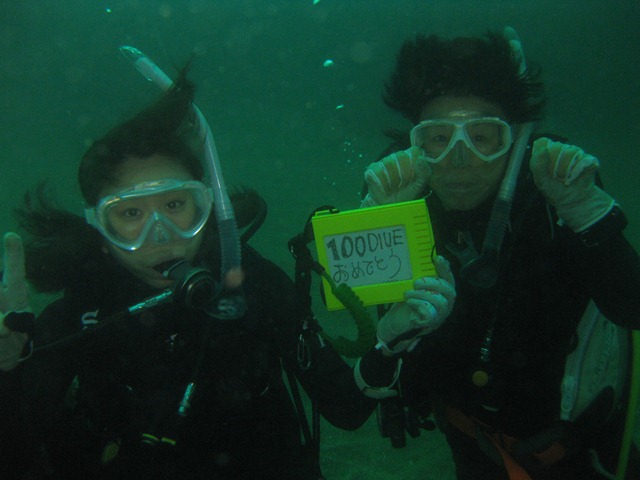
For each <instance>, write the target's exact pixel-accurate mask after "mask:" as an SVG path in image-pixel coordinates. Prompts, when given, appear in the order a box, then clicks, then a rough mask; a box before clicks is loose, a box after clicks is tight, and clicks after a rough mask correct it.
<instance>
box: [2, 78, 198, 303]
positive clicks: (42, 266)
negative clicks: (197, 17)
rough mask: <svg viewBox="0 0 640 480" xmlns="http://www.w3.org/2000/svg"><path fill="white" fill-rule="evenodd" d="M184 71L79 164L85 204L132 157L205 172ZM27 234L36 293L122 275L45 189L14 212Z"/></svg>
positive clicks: (94, 236) (91, 234) (99, 283)
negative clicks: (164, 158) (163, 159)
mask: <svg viewBox="0 0 640 480" xmlns="http://www.w3.org/2000/svg"><path fill="white" fill-rule="evenodd" d="M186 70H187V69H186V68H185V69H183V70H182V71H181V72H180V74H179V76H178V78H177V80H176V81H175V84H174V86H173V87H172V88H171V89H170V90H169V91H168V92H167V93H165V94H164V95H163V96H162V97H161V98H160V99H159V100H158V101H157V102H156V103H154V104H152V105H151V106H149V107H148V108H146V109H144V110H142V111H141V112H140V113H138V114H137V115H135V116H134V117H133V118H131V119H130V120H127V121H125V122H123V123H121V124H119V125H117V126H115V127H114V128H113V129H111V130H110V131H109V132H108V133H107V134H106V135H105V136H104V137H102V138H101V139H99V140H96V141H95V142H94V143H93V145H92V146H91V147H90V148H89V150H88V151H87V152H86V153H85V154H84V156H83V157H82V160H81V163H80V169H79V182H80V188H81V191H82V194H83V196H84V199H85V201H86V202H87V203H88V204H89V205H95V204H96V203H97V202H98V201H99V198H98V197H99V194H100V191H101V190H102V189H103V188H104V186H105V185H108V184H109V183H112V182H114V181H115V180H117V175H118V173H119V172H118V170H119V167H120V165H122V163H123V162H124V161H125V160H126V159H129V158H138V157H140V158H142V157H148V156H150V155H153V154H162V155H168V156H171V157H173V158H175V159H176V161H178V162H179V163H181V164H182V165H183V166H184V167H185V168H186V169H187V170H188V171H189V172H190V173H191V174H192V175H193V177H194V178H196V179H202V177H203V170H204V169H203V167H202V165H201V163H200V162H199V160H198V158H197V156H196V154H195V153H194V150H193V149H192V148H191V147H193V144H192V142H191V140H192V139H193V137H194V135H193V128H190V127H192V126H190V125H189V120H190V118H191V114H192V111H193V110H192V101H193V97H194V92H195V87H194V85H193V83H191V82H190V81H189V80H187V78H186ZM14 213H15V215H16V218H17V220H18V224H19V225H20V227H21V229H22V230H23V231H25V232H26V234H27V237H26V244H25V250H26V257H27V258H26V260H27V262H26V264H27V265H26V266H27V277H28V279H29V281H30V282H31V283H32V285H33V286H34V287H35V288H36V290H39V291H42V292H57V291H60V290H63V289H67V288H71V289H73V288H75V287H77V288H80V287H82V288H86V286H87V284H91V285H95V288H96V289H104V285H105V284H108V283H109V280H111V282H112V281H113V278H114V275H123V274H124V273H123V272H122V268H121V267H120V266H119V265H117V264H116V263H115V262H114V261H113V260H112V259H111V257H110V256H107V255H104V254H102V253H101V251H100V247H101V245H102V242H103V240H102V236H101V235H100V233H99V232H98V231H97V230H96V229H94V228H93V227H91V226H89V225H87V223H86V222H85V219H84V218H83V217H81V216H78V215H75V214H73V213H71V212H68V211H66V210H64V209H62V208H60V207H59V205H58V204H57V203H56V202H55V201H54V200H53V198H52V196H51V195H50V194H49V193H48V192H47V189H46V188H45V185H44V184H42V185H40V187H39V188H38V190H37V191H36V193H35V195H33V194H29V193H27V195H26V196H25V204H24V206H23V207H22V208H19V209H16V210H15V212H14Z"/></svg>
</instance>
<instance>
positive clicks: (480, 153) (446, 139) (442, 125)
mask: <svg viewBox="0 0 640 480" xmlns="http://www.w3.org/2000/svg"><path fill="white" fill-rule="evenodd" d="M459 141H462V142H463V143H464V144H465V145H466V146H467V147H468V148H469V150H471V151H472V152H473V153H474V154H475V155H476V156H477V157H478V158H480V159H481V160H484V161H485V162H491V161H493V160H495V159H496V158H498V157H500V156H501V155H504V154H505V153H507V151H509V148H511V144H512V143H513V140H512V135H511V127H510V126H509V124H508V123H507V122H505V121H504V120H501V119H499V118H494V117H485V118H474V119H470V120H425V121H424V122H420V123H419V124H418V125H416V126H415V127H413V129H412V130H411V145H412V146H414V147H419V148H421V149H422V150H423V151H424V154H425V157H426V159H427V161H429V162H431V163H438V162H440V161H442V160H443V159H444V158H445V157H446V156H447V155H448V154H449V152H451V150H453V148H454V147H455V146H456V144H457V143H458V142H459Z"/></svg>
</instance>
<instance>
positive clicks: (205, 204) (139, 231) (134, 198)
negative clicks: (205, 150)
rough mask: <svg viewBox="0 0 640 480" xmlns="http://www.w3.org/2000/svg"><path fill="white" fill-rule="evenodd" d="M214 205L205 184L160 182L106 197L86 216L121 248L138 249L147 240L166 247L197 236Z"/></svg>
mask: <svg viewBox="0 0 640 480" xmlns="http://www.w3.org/2000/svg"><path fill="white" fill-rule="evenodd" d="M212 203H213V196H212V192H211V189H210V188H207V187H206V186H205V185H204V184H202V183H201V182H198V181H195V180H190V181H180V180H157V181H151V182H144V183H140V184H137V185H134V186H133V187H131V188H130V189H128V190H126V191H124V192H120V193H118V194H115V195H110V196H108V197H105V198H103V199H102V200H100V202H98V205H96V206H95V207H94V208H88V209H86V210H85V217H86V219H87V223H89V224H90V225H92V226H94V227H96V228H97V229H98V230H99V231H100V233H102V235H104V237H105V238H106V239H107V240H109V241H110V242H111V243H113V244H114V245H116V246H117V247H120V248H122V249H125V250H137V249H138V248H140V247H141V246H142V245H143V244H144V243H145V242H147V241H149V242H151V243H153V244H155V245H164V244H167V243H169V242H170V241H172V240H175V239H189V238H192V237H194V236H195V235H196V234H197V233H198V232H199V231H200V230H202V227H204V225H205V223H206V222H207V220H208V218H209V215H210V213H211V207H212Z"/></svg>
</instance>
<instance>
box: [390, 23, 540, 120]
mask: <svg viewBox="0 0 640 480" xmlns="http://www.w3.org/2000/svg"><path fill="white" fill-rule="evenodd" d="M518 69H519V63H518V59H517V58H516V57H515V55H514V54H513V52H512V51H511V48H510V45H509V42H508V41H507V40H506V39H505V38H504V37H503V36H502V35H499V34H496V33H492V32H489V33H487V34H485V35H484V36H482V37H459V38H454V39H452V40H442V39H441V38H440V37H438V36H437V35H431V36H429V37H426V36H424V35H416V37H415V38H412V39H408V40H406V41H405V42H404V44H403V45H402V47H401V48H400V51H399V52H398V55H397V59H396V67H395V70H394V72H393V73H392V74H391V76H390V78H389V80H388V81H387V82H386V83H385V90H384V93H383V100H384V102H385V103H386V104H387V105H388V106H389V107H391V108H392V109H394V110H397V111H398V112H400V113H402V115H403V116H405V117H406V118H407V119H409V120H410V121H411V122H412V123H414V124H417V123H418V122H419V120H420V112H421V111H422V109H423V108H424V106H425V105H426V104H427V103H429V102H430V101H431V100H433V99H435V98H437V97H440V96H443V95H452V96H467V95H473V96H476V97H479V98H482V99H483V100H486V101H488V102H490V103H493V104H496V105H499V106H500V107H501V108H502V109H503V110H504V112H505V113H506V116H507V118H506V120H507V121H508V122H511V123H524V122H529V121H533V120H538V119H539V118H540V117H541V116H542V109H543V106H544V103H545V98H544V86H543V84H542V82H541V81H539V74H540V72H539V70H537V71H533V70H531V69H527V70H526V71H525V72H524V74H522V75H520V74H519V73H518Z"/></svg>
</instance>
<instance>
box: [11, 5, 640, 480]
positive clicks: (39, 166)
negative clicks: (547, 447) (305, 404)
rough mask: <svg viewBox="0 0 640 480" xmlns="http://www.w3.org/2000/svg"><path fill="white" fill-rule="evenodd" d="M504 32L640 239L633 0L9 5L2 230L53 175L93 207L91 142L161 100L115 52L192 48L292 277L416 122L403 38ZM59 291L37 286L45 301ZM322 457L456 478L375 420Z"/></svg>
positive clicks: (638, 32) (208, 106)
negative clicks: (371, 167)
mask: <svg viewBox="0 0 640 480" xmlns="http://www.w3.org/2000/svg"><path fill="white" fill-rule="evenodd" d="M507 25H508V26H511V27H513V28H515V30H516V31H517V32H518V34H519V36H520V38H521V40H522V44H523V48H524V53H525V56H526V58H527V61H528V62H529V63H530V64H533V65H539V66H541V68H542V78H543V80H544V82H545V83H546V86H547V94H548V97H549V103H548V107H547V110H546V118H545V120H544V121H543V122H541V124H540V125H539V126H538V130H539V131H542V130H544V131H548V132H554V133H556V134H559V135H563V136H566V137H568V138H569V141H570V143H573V144H576V145H579V146H580V147H582V148H583V149H585V150H586V151H587V152H589V153H591V154H593V155H595V156H596V157H598V158H599V159H600V161H601V163H602V167H601V176H602V179H603V181H604V184H605V187H606V188H607V190H608V191H609V192H611V193H612V194H613V196H614V197H615V198H616V199H617V200H618V202H619V203H620V205H621V206H622V207H623V209H624V210H625V212H626V214H627V216H628V218H629V221H630V225H629V227H628V228H627V231H626V234H627V238H629V240H630V241H631V242H632V243H633V244H634V245H635V247H636V248H640V189H639V188H638V186H639V185H640V182H639V179H640V158H639V157H640V155H639V152H640V89H639V88H638V86H639V85H640V82H639V79H640V2H639V1H638V0H616V1H611V2H608V1H604V0H582V1H579V0H554V1H550V0H315V1H314V0H165V1H152V0H114V1H103V0H2V1H1V2H0V112H1V114H0V167H1V169H0V192H1V195H2V200H3V201H2V206H3V208H2V209H0V228H1V230H2V231H3V232H5V231H9V230H12V229H14V228H15V222H14V220H13V217H12V214H11V210H12V208H14V207H17V206H19V205H20V203H21V201H22V198H23V195H24V193H25V191H26V190H28V189H31V188H33V187H34V186H35V185H37V184H38V182H40V181H42V180H47V182H48V183H49V185H50V186H51V187H52V189H53V191H54V193H55V195H56V198H58V199H59V201H60V203H61V204H62V205H63V206H65V207H67V208H69V209H71V210H73V211H74V212H76V213H79V214H80V213H81V211H82V203H81V197H80V194H79V189H78V187H77V184H76V172H77V167H78V163H79V159H80V157H81V155H82V153H83V152H84V151H85V149H86V148H87V147H88V146H89V145H90V143H91V141H92V139H94V138H97V137H100V136H102V135H103V134H104V133H105V132H106V131H107V130H108V129H109V128H110V127H111V126H113V125H115V124H116V123H118V122H120V121H123V120H125V119H126V118H128V117H130V116H131V115H132V114H134V113H135V112H137V111H138V110H140V109H141V108H142V107H144V106H146V105H147V104H149V103H150V102H152V101H153V100H154V99H155V98H157V96H158V95H159V91H158V89H157V88H156V87H155V86H154V85H153V84H151V83H149V82H147V81H146V80H144V78H142V76H141V75H139V74H138V73H137V72H136V71H135V69H134V68H132V66H131V64H130V63H129V62H128V61H127V60H126V59H125V58H124V57H123V56H122V55H121V54H120V53H119V51H118V47H120V46H121V45H131V46H134V47H136V48H138V49H140V50H142V51H143V52H144V53H146V54H147V55H148V56H149V57H150V58H152V59H153V60H154V61H155V62H156V63H157V64H158V65H159V66H160V67H161V68H162V69H163V70H164V71H165V72H167V73H169V74H170V75H172V74H174V73H175V72H176V69H177V68H179V67H181V66H182V65H184V63H185V62H186V61H187V60H188V59H189V58H190V56H191V55H192V54H195V57H194V59H193V65H192V69H191V75H190V76H191V78H192V79H193V80H194V81H195V82H196V84H197V86H198V90H197V93H196V103H197V105H198V106H199V107H200V109H201V110H202V111H203V113H204V114H205V116H206V117H207V119H208V121H209V123H210V125H211V129H212V131H213V134H214V137H215V140H216V144H217V148H218V152H219V154H220V159H221V162H222V167H223V171H224V174H225V178H226V181H227V183H228V184H231V185H244V186H248V187H252V188H255V189H257V190H258V192H260V193H261V194H262V196H264V198H265V199H266V200H267V202H268V204H269V215H268V217H267V220H266V222H265V224H264V225H263V227H262V229H261V230H260V231H259V232H258V233H257V234H256V235H255V236H254V238H253V239H252V241H251V243H252V244H253V245H254V246H255V247H257V248H258V249H259V250H260V251H261V252H262V253H263V254H264V255H265V256H267V257H268V258H270V259H272V260H273V261H275V262H276V263H278V264H279V265H281V266H282V267H283V269H284V270H285V271H287V272H288V273H289V274H290V275H293V259H292V258H291V256H290V254H289V252H288V250H287V241H288V240H289V239H290V238H291V237H293V236H294V235H295V234H297V233H299V232H300V231H301V229H302V228H303V226H304V223H305V221H306V219H307V216H308V215H309V214H310V212H311V211H312V210H313V209H314V208H316V207H318V206H320V205H325V204H332V205H335V206H336V207H338V208H340V209H342V210H346V209H350V208H355V207H357V206H358V204H359V198H360V189H361V187H362V173H363V171H364V169H365V167H366V166H367V165H368V164H369V163H371V162H373V161H374V160H375V159H376V157H377V156H378V154H379V153H380V152H381V151H382V150H383V149H384V147H385V146H386V144H387V142H386V140H385V137H384V136H383V134H382V131H383V130H384V129H386V128H388V127H397V128H407V127H409V125H408V123H407V121H406V120H404V119H402V118H401V117H400V116H399V115H397V114H395V113H393V112H391V111H390V110H389V109H388V108H387V107H386V106H385V105H384V104H383V102H382V100H381V96H380V94H381V91H382V85H383V82H384V81H385V79H386V78H387V77H388V75H389V74H390V72H391V70H392V68H393V66H394V61H395V54H396V52H397V50H398V48H399V47H400V45H401V43H402V42H403V40H404V39H405V38H407V37H408V36H411V35H414V34H415V33H424V34H432V33H436V34H440V35H443V36H445V37H453V36H459V35H478V34H482V33H484V32H485V31H487V30H498V31H501V30H502V29H503V28H504V27H505V26H507ZM329 61H330V62H329ZM317 288H319V281H317V279H316V281H315V282H314V289H317ZM47 300H48V299H47V298H42V297H37V296H36V297H35V301H34V303H35V305H36V308H40V307H41V306H42V305H44V303H45V302H46V301H47ZM314 309H315V312H316V314H317V316H318V318H319V321H320V323H321V324H322V325H323V326H324V327H325V328H326V330H328V331H329V332H330V333H344V334H345V335H350V334H351V333H352V332H353V327H352V324H351V321H350V319H349V318H348V317H346V316H345V315H343V314H342V313H334V312H331V313H330V312H327V311H326V309H325V308H324V307H323V306H322V304H321V303H320V302H316V304H315V308H314ZM638 314H639V315H640V312H638ZM639 432H640V424H639V422H637V426H636V439H638V437H640V434H639ZM322 455H323V457H322V464H323V469H324V473H325V475H326V477H327V478H328V479H329V480H331V479H341V480H345V479H352V480H356V479H367V480H375V479H385V480H392V479H400V478H402V479H410V480H411V479H437V480H448V479H453V478H454V475H453V466H452V461H451V458H450V454H449V451H448V448H447V447H446V445H445V443H444V441H443V438H442V435H441V434H440V433H438V432H423V433H422V435H421V436H420V437H419V438H417V439H408V441H407V446H406V447H405V448H402V449H393V448H392V447H391V445H390V443H389V441H388V440H387V439H383V438H381V437H380V435H379V433H378V429H377V426H376V422H375V418H374V417H372V418H371V419H370V421H369V422H368V423H367V424H366V425H365V426H364V427H362V428H361V429H360V430H358V431H355V432H344V431H339V430H336V429H334V428H333V427H331V426H330V425H328V424H327V423H326V422H323V425H322ZM639 476H640V474H639Z"/></svg>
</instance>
